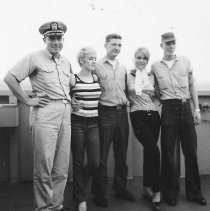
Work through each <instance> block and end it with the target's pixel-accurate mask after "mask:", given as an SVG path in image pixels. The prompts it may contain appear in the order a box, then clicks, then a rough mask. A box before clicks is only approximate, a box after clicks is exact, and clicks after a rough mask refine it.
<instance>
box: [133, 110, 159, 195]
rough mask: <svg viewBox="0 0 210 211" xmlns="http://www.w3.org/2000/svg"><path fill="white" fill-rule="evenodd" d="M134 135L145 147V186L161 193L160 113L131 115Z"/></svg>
mask: <svg viewBox="0 0 210 211" xmlns="http://www.w3.org/2000/svg"><path fill="white" fill-rule="evenodd" d="M130 117H131V124H132V126H133V130H134V134H135V136H136V138H137V139H138V141H139V142H140V143H141V144H142V146H143V147H144V150H143V153H144V161H143V185H144V186H145V187H151V188H152V190H153V191H154V192H158V191H160V150H159V147H158V146H157V142H158V138H159V133H160V115H159V113H158V111H135V112H131V113H130Z"/></svg>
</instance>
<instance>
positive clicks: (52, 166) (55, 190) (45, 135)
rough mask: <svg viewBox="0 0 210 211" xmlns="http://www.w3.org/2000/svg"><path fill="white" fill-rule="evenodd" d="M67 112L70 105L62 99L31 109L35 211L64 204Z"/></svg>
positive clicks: (67, 149)
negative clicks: (61, 100)
mask: <svg viewBox="0 0 210 211" xmlns="http://www.w3.org/2000/svg"><path fill="white" fill-rule="evenodd" d="M70 113H71V108H70V104H64V103H62V102H50V103H49V104H48V105H46V106H45V107H44V108H41V107H39V108H33V109H32V111H31V116H30V121H31V126H32V136H33V137H32V140H33V145H34V172H33V180H34V185H33V188H34V199H35V210H36V211H48V210H53V211H55V210H61V209H62V207H63V205H62V203H63V200H64V189H65V186H66V181H67V177H68V169H69V153H70V142H71V121H70V118H71V115H70Z"/></svg>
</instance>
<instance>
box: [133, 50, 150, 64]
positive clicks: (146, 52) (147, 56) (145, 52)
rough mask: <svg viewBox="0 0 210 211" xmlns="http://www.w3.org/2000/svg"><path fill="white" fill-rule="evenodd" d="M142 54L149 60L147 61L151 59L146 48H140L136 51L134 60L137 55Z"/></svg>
mask: <svg viewBox="0 0 210 211" xmlns="http://www.w3.org/2000/svg"><path fill="white" fill-rule="evenodd" d="M139 52H141V53H142V54H144V56H145V57H146V58H147V61H149V59H150V52H149V50H148V49H147V48H146V47H139V48H137V49H136V51H135V53H134V58H135V57H136V54H137V53H139Z"/></svg>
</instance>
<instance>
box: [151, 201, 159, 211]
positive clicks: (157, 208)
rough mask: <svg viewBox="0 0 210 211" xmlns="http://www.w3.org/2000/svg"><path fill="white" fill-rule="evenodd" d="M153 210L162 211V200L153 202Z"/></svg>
mask: <svg viewBox="0 0 210 211" xmlns="http://www.w3.org/2000/svg"><path fill="white" fill-rule="evenodd" d="M152 207H153V210H155V211H160V202H152Z"/></svg>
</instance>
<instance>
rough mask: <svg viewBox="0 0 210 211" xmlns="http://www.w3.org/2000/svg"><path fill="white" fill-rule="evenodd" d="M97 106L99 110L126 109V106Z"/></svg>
mask: <svg viewBox="0 0 210 211" xmlns="http://www.w3.org/2000/svg"><path fill="white" fill-rule="evenodd" d="M98 106H99V107H101V108H104V109H116V110H121V109H125V108H127V105H126V104H118V105H116V106H107V105H102V104H99V105H98Z"/></svg>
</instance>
